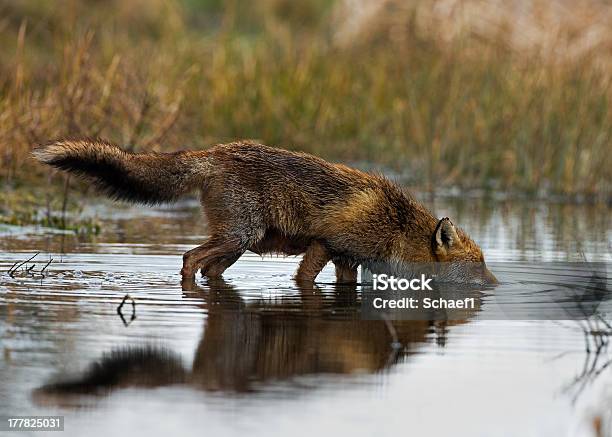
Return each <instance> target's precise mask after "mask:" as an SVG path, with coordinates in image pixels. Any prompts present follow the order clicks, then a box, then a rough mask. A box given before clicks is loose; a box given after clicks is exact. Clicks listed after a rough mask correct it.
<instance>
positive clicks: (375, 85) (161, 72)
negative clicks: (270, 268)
mask: <svg viewBox="0 0 612 437" xmlns="http://www.w3.org/2000/svg"><path fill="white" fill-rule="evenodd" d="M611 78H612V4H610V3H609V2H606V1H604V0H568V1H563V0H558V1H554V0H551V1H539V0H507V1H501V0H491V1H482V0H437V1H419V0H258V1H248V0H244V1H242V0H227V1H223V0H183V1H179V0H130V1H125V0H88V1H77V0H55V1H43V0H0V178H1V182H0V185H2V186H4V187H7V189H9V188H8V187H12V188H15V187H20V186H27V187H41V188H42V187H47V186H49V185H54V184H57V186H60V187H61V186H62V184H63V179H62V178H61V177H59V176H56V175H53V173H51V172H50V171H49V169H46V168H43V167H42V166H39V165H38V164H35V163H34V162H33V161H32V160H31V159H30V158H29V152H30V150H31V148H32V147H33V145H35V144H37V143H40V142H46V141H48V140H50V139H55V138H58V137H64V136H80V135H86V136H101V137H105V138H108V139H110V140H112V141H114V142H117V143H118V144H120V145H123V146H127V147H128V148H131V149H132V150H139V149H148V150H160V151H171V150H177V149H181V148H206V147H208V146H210V145H211V144H215V143H219V142H228V141H231V140H234V139H241V138H252V139H257V140H260V141H262V142H264V143H266V144H269V145H275V146H281V147H285V148H288V149H293V150H302V151H307V152H311V153H315V154H317V155H320V156H323V157H325V158H328V159H332V160H337V161H345V162H349V163H356V164H358V165H362V166H366V165H368V164H367V163H370V164H372V163H375V164H376V165H379V166H384V168H387V169H390V170H393V171H395V172H398V173H399V174H400V175H402V176H404V177H405V178H406V179H407V181H408V182H409V184H411V185H413V186H417V187H421V188H425V189H438V188H448V187H459V188H460V189H464V188H474V187H478V188H485V189H490V190H508V191H513V192H522V193H524V192H528V193H539V194H540V195H542V194H544V195H548V194H554V193H556V194H562V195H568V196H580V197H582V198H596V199H600V200H601V199H604V201H607V202H609V201H610V192H611V186H612V184H611V171H610V168H611V160H610V155H611V153H612V113H611V110H610V103H611V102H612V87H611ZM64 206H65V205H64Z"/></svg>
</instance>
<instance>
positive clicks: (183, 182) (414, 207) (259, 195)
mask: <svg viewBox="0 0 612 437" xmlns="http://www.w3.org/2000/svg"><path fill="white" fill-rule="evenodd" d="M33 153H34V156H35V157H36V158H38V159H39V160H40V161H42V162H44V163H46V164H49V165H52V166H54V167H56V168H59V169H62V170H66V171H69V172H73V173H76V174H79V175H82V176H84V177H86V178H88V179H90V180H93V181H94V183H95V184H96V186H97V187H98V188H100V189H101V190H102V191H104V192H105V193H106V194H108V195H110V196H111V197H113V198H116V199H122V200H127V201H132V202H140V203H146V204H155V203H160V202H167V201H172V200H175V199H178V198H179V197H181V196H183V195H185V194H187V193H189V192H190V191H195V190H199V191H200V192H201V203H202V205H203V207H204V211H205V214H206V217H207V219H208V224H209V229H210V234H211V236H210V238H209V239H208V241H207V242H205V243H204V244H203V245H202V246H199V247H197V248H195V249H193V250H191V251H189V252H187V253H186V254H185V255H184V257H183V269H182V270H181V273H182V275H183V278H184V279H191V278H193V276H194V273H195V271H196V270H197V269H201V270H202V274H203V275H206V276H209V277H216V276H219V275H221V274H222V273H223V271H224V270H225V269H227V268H228V267H229V266H230V265H232V264H233V263H234V262H235V261H236V260H237V259H238V258H239V257H240V256H241V255H242V254H243V253H244V252H245V251H246V250H251V251H253V252H255V253H259V254H263V253H283V254H288V255H298V254H302V253H304V254H305V255H304V259H303V261H302V264H301V265H300V268H299V270H298V274H297V279H299V280H304V281H313V280H314V279H315V277H316V276H317V274H318V273H319V272H320V270H321V269H322V268H323V266H325V264H326V263H327V262H328V261H330V260H331V261H333V262H334V263H335V264H336V276H337V279H338V280H339V281H344V282H355V281H356V278H357V273H356V272H357V266H358V265H360V264H364V265H371V264H375V263H380V262H387V263H391V264H402V263H410V262H430V261H453V260H462V261H475V262H482V261H483V260H484V259H483V257H482V252H481V251H480V248H479V247H478V246H477V245H476V244H475V243H474V242H473V241H472V240H471V239H470V238H469V237H468V236H467V235H466V234H465V233H464V232H463V231H461V230H460V229H459V228H454V226H452V224H450V226H452V228H451V230H452V231H453V232H456V234H454V235H456V237H457V238H455V241H454V245H453V246H452V247H450V245H449V246H448V247H445V248H444V247H440V248H438V247H436V245H435V244H433V243H435V241H436V240H434V239H433V238H434V236H435V234H436V231H438V230H439V229H440V223H441V221H440V220H438V219H437V218H436V217H435V216H434V215H433V214H432V213H431V212H429V211H428V210H427V209H426V208H425V207H424V206H423V205H422V204H420V203H419V202H417V201H416V200H415V199H414V198H412V197H411V196H410V195H409V194H408V193H406V192H404V191H403V190H402V189H401V188H400V187H399V186H398V185H396V184H394V183H392V182H390V181H389V180H388V179H386V178H384V177H382V176H380V175H376V174H370V173H365V172H362V171H359V170H356V169H352V168H349V167H347V166H344V165H341V164H332V163H329V162H327V161H325V160H323V159H321V158H317V157H315V156H312V155H308V154H305V153H296V152H289V151H286V150H282V149H278V148H273V147H268V146H264V145H261V144H257V143H253V142H246V141H242V142H235V143H230V144H223V145H217V146H213V147H212V148H210V149H208V150H205V151H196V152H189V151H184V152H176V153H141V154H134V153H129V152H126V151H123V150H122V149H120V148H119V147H117V146H115V145H113V144H111V143H108V142H106V141H102V140H92V139H78V140H62V141H56V142H53V143H50V144H48V145H46V146H42V147H39V148H37V149H35V150H34V152H33ZM448 223H450V221H449V222H448ZM445 229H446V228H445ZM440 241H442V240H440ZM444 241H446V242H447V243H448V242H449V241H450V240H449V239H446V240H444ZM432 242H433V243H432ZM438 249H444V250H438Z"/></svg>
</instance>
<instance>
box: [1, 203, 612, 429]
mask: <svg viewBox="0 0 612 437" xmlns="http://www.w3.org/2000/svg"><path fill="white" fill-rule="evenodd" d="M430 205H431V203H430ZM434 208H435V210H436V211H437V212H438V214H439V215H440V216H442V215H448V216H450V217H453V219H454V221H455V222H456V223H458V224H460V225H461V226H462V227H463V228H464V229H465V230H466V231H468V233H470V234H471V235H472V237H473V238H474V239H475V240H476V241H477V242H479V243H480V244H481V246H482V247H483V249H484V252H485V256H486V258H487V261H488V262H489V264H490V266H491V269H492V270H493V272H494V273H495V274H496V275H497V277H498V279H500V281H501V282H502V284H501V285H500V286H499V287H497V288H496V289H495V290H493V291H492V292H488V293H484V294H483V295H482V297H481V299H480V303H479V308H478V310H477V311H472V312H467V313H466V314H465V317H463V318H461V319H458V320H451V321H448V322H446V323H440V322H435V323H434V322H428V321H393V322H390V323H386V322H384V321H382V320H364V319H363V317H362V314H361V306H360V293H361V289H360V287H356V288H351V287H346V286H345V287H335V286H334V285H331V283H332V282H333V275H332V269H331V267H330V266H328V267H327V268H326V270H325V271H324V272H323V273H322V274H321V276H320V277H319V280H320V281H321V282H322V284H320V285H319V287H318V288H317V289H312V288H310V289H308V288H298V287H296V286H295V284H294V283H293V282H292V281H291V275H292V273H293V272H294V270H295V269H296V267H297V263H298V261H299V259H298V258H293V257H289V258H283V257H266V258H263V259H262V258H260V257H258V256H256V255H254V254H249V253H247V254H246V255H245V256H243V257H242V258H241V259H240V260H239V261H238V262H237V263H236V264H235V265H234V266H232V267H231V268H230V269H229V270H228V271H227V272H226V274H225V281H215V282H211V283H208V282H207V281H206V280H203V279H201V278H200V279H198V286H197V287H196V288H194V289H191V290H187V291H183V290H182V288H181V286H180V277H179V274H178V272H179V269H180V265H181V254H182V253H183V252H184V251H186V250H188V249H190V248H192V247H193V246H195V245H198V244H200V243H201V241H202V240H203V239H204V238H205V236H206V227H205V225H204V223H203V222H202V220H201V215H200V212H199V209H198V207H197V206H196V205H193V204H191V203H186V204H181V205H178V206H174V207H172V208H157V209H146V208H142V209H140V208H126V207H110V206H104V205H103V206H99V205H96V206H91V207H89V209H88V210H87V211H86V212H87V213H89V214H96V215H98V216H99V217H101V220H102V222H103V232H102V234H101V235H100V236H97V237H77V236H74V235H73V234H63V233H60V232H57V231H51V230H48V229H47V230H45V229H40V228H34V227H33V228H15V227H0V271H1V272H2V273H1V275H2V276H1V277H0V338H1V339H2V347H3V354H2V355H1V356H0V378H1V384H0V415H3V414H12V415H30V414H45V415H55V414H58V415H63V416H65V430H66V431H65V433H66V434H67V435H100V436H103V435H108V434H114V435H142V434H145V433H146V434H147V435H153V436H156V435H160V436H162V435H167V434H168V433H170V432H171V431H174V432H175V433H177V434H179V435H202V434H206V435H218V434H228V435H238V434H245V433H249V434H251V435H268V434H271V433H273V434H281V433H282V434H291V435H311V434H315V435H316V434H328V433H349V432H350V433H351V434H353V435H368V436H369V435H373V434H375V433H376V434H378V435H388V434H391V433H392V432H394V433H397V432H402V433H411V434H414V435H424V434H427V435H470V436H473V435H483V436H492V435H521V436H525V435H538V436H540V435H546V436H548V435H550V436H559V435H591V434H589V432H590V431H591V429H592V423H593V420H594V418H595V417H597V416H601V415H603V417H604V421H605V420H606V417H608V416H607V415H608V414H609V411H610V407H611V406H612V390H611V389H612V375H610V370H609V369H608V363H609V362H610V361H609V360H610V357H609V355H608V350H607V347H606V346H605V345H602V344H603V342H604V341H607V336H606V335H599V334H601V333H602V332H603V331H605V330H606V329H607V328H606V327H605V325H602V324H601V323H598V324H597V325H591V326H588V325H586V323H585V322H579V321H568V320H563V321H556V320H491V318H492V317H487V316H488V315H490V314H491V311H492V309H493V308H496V307H498V306H499V303H500V302H510V303H514V304H520V305H529V303H530V302H531V300H533V301H535V299H532V296H533V293H530V290H534V286H537V285H539V284H540V285H541V284H547V283H550V280H551V273H550V269H548V268H547V269H545V268H544V267H540V266H545V265H547V264H546V263H547V262H550V261H564V262H565V261H589V262H605V263H609V262H610V261H612V259H611V255H610V244H611V241H612V232H611V226H610V219H609V212H610V210H609V209H606V208H602V207H599V208H596V207H591V206H573V205H562V204H549V205H546V204H542V203H541V202H540V203H529V202H493V201H488V202H485V201H483V200H478V199H463V200H449V199H438V200H437V201H436V202H435V205H434ZM36 252H40V254H39V255H38V256H37V257H36V258H35V259H34V260H33V262H36V264H35V267H34V269H32V270H31V271H30V274H25V273H24V272H23V269H20V271H19V272H18V274H16V275H15V278H12V277H10V276H9V275H8V274H6V272H7V271H8V270H9V268H10V267H11V266H12V265H13V264H14V263H15V262H17V261H23V260H25V259H27V258H29V257H30V256H31V255H33V254H34V253H36ZM50 257H52V258H53V262H52V263H51V264H50V265H49V267H48V268H47V269H45V271H44V272H43V275H41V274H40V273H38V272H39V271H40V270H41V269H42V268H43V267H44V264H45V262H46V261H47V260H49V259H50ZM510 261H512V262H514V263H510V264H508V262H510ZM32 264H33V263H32V262H30V263H27V264H26V266H30V265H32ZM126 294H129V296H130V297H131V298H133V302H134V309H135V312H134V313H133V311H132V310H133V308H132V300H130V299H128V300H127V301H126V302H125V304H124V306H123V307H122V310H121V312H122V315H123V318H124V320H125V323H124V320H122V318H121V317H120V316H119V315H118V313H117V307H118V305H119V304H120V303H121V301H122V299H123V298H124V296H125V295H126ZM530 299H531V300H530ZM133 314H135V318H134V319H133V320H131V319H132V315H133ZM607 318H608V319H609V317H607ZM126 324H127V326H126ZM594 327H596V328H597V329H599V330H600V331H597V329H593V328H594ZM585 328H586V329H587V330H590V331H591V334H588V333H587V334H586V335H585V332H584V331H585ZM598 346H599V347H598ZM587 351H590V352H587Z"/></svg>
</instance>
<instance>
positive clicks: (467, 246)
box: [431, 217, 497, 284]
mask: <svg viewBox="0 0 612 437" xmlns="http://www.w3.org/2000/svg"><path fill="white" fill-rule="evenodd" d="M431 249H432V252H433V255H434V257H435V259H436V261H438V262H439V263H442V265H443V266H444V267H442V268H441V271H442V274H441V275H439V276H440V279H442V280H444V279H446V280H449V281H453V282H455V281H456V282H461V283H472V284H497V278H495V276H494V275H493V273H491V271H490V270H489V269H488V268H487V266H486V264H485V260H484V256H483V254H482V250H481V249H480V247H478V245H477V244H476V243H474V241H473V240H472V239H471V238H470V237H469V236H468V235H467V234H466V233H465V232H463V231H462V230H461V229H458V228H456V227H455V225H454V224H453V223H452V222H451V221H450V219H449V218H448V217H444V218H443V219H441V220H440V221H439V222H438V224H437V226H436V229H435V232H434V233H433V235H432V238H431Z"/></svg>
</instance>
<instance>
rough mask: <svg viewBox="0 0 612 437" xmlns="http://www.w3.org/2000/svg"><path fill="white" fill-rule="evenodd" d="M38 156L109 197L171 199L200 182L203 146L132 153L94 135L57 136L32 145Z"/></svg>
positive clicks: (142, 200) (141, 200)
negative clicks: (200, 150) (190, 148)
mask: <svg viewBox="0 0 612 437" xmlns="http://www.w3.org/2000/svg"><path fill="white" fill-rule="evenodd" d="M32 153H33V155H34V157H35V158H36V159H38V160H39V161H41V162H43V163H45V164H49V165H51V166H53V167H56V168H58V169H61V170H65V171H68V172H70V173H74V174H77V175H79V176H82V177H84V178H85V179H88V180H91V181H92V182H93V183H94V184H95V185H96V187H97V188H98V189H99V190H101V191H102V192H104V193H106V194H107V195H109V196H110V197H112V198H114V199H120V200H126V201H130V202H136V203H146V204H156V203H162V202H171V201H174V200H177V199H178V198H179V197H181V196H183V195H185V194H187V193H189V192H190V191H193V190H195V189H197V188H200V187H201V186H202V184H203V182H204V178H205V176H206V173H207V170H208V167H209V165H210V164H209V163H208V160H207V159H206V156H205V155H206V153H205V152H187V151H185V152H175V153H155V152H151V153H131V152H127V151H125V150H123V149H121V148H119V147H118V146H116V145H114V144H112V143H110V142H107V141H104V140H98V139H95V140H94V139H88V138H87V139H74V140H58V141H54V142H51V143H49V144H46V145H43V146H39V147H37V148H35V149H34V150H33V152H32Z"/></svg>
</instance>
